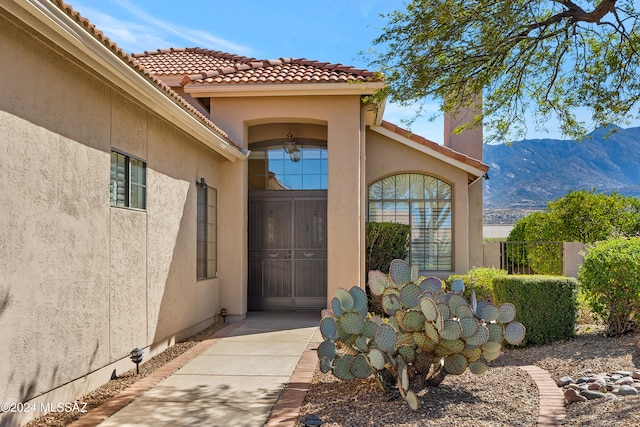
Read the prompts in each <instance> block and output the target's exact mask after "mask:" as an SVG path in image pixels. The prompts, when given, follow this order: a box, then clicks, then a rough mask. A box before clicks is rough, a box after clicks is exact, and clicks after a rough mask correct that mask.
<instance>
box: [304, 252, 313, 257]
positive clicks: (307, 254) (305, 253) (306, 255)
mask: <svg viewBox="0 0 640 427" xmlns="http://www.w3.org/2000/svg"><path fill="white" fill-rule="evenodd" d="M303 253H304V256H305V257H307V258H310V257H312V256H314V255H315V254H316V253H315V252H303Z"/></svg>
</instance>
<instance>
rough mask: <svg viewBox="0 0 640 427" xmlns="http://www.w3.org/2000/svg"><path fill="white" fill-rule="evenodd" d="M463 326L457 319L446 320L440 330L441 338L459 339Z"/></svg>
mask: <svg viewBox="0 0 640 427" xmlns="http://www.w3.org/2000/svg"><path fill="white" fill-rule="evenodd" d="M461 333H462V328H461V327H460V323H459V322H458V321H457V320H451V319H448V320H445V321H444V328H442V330H441V331H440V338H442V339H445V340H457V339H458V338H460V334H461Z"/></svg>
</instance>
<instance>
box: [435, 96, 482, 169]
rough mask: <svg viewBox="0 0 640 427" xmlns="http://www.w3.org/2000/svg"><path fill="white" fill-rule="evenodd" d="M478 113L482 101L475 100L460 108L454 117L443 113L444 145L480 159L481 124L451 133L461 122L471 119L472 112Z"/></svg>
mask: <svg viewBox="0 0 640 427" xmlns="http://www.w3.org/2000/svg"><path fill="white" fill-rule="evenodd" d="M478 113H482V101H477V102H476V103H475V104H472V105H471V106H470V107H468V108H466V109H462V110H461V111H460V112H459V114H458V115H456V116H455V117H452V116H451V115H450V114H448V113H447V114H445V116H444V146H445V147H449V148H451V149H452V150H455V151H457V152H459V153H463V154H466V155H467V156H469V157H471V158H473V159H476V160H480V161H482V148H483V147H482V126H477V127H475V128H472V129H467V130H465V131H463V132H462V133H457V134H452V133H451V132H453V130H454V129H455V128H457V127H458V126H460V125H461V124H463V123H468V122H471V121H473V117H474V114H478Z"/></svg>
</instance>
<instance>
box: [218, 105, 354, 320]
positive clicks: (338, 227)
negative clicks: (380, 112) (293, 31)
mask: <svg viewBox="0 0 640 427" xmlns="http://www.w3.org/2000/svg"><path fill="white" fill-rule="evenodd" d="M211 117H212V119H213V120H214V122H215V123H216V124H218V125H219V126H220V127H221V128H222V129H224V130H225V132H227V133H228V134H229V136H230V137H231V138H232V139H233V140H234V141H237V142H240V141H242V144H244V146H245V147H247V141H248V138H249V136H248V129H249V128H250V127H251V126H253V125H260V124H266V123H311V124H320V125H323V126H326V129H327V147H328V153H329V164H328V171H329V185H328V187H329V188H328V190H327V198H328V202H327V203H328V206H327V215H328V217H327V222H328V224H327V249H328V260H327V270H328V277H327V282H328V284H327V298H328V300H330V299H331V298H332V297H333V295H334V294H335V291H336V290H337V288H339V287H346V288H350V287H351V286H354V285H360V286H363V285H364V279H363V277H362V274H361V270H362V262H363V258H364V257H363V253H364V252H363V248H362V244H361V240H362V239H361V237H362V233H363V230H364V223H363V216H362V214H363V211H362V204H361V202H360V195H361V193H360V185H359V182H360V167H359V160H358V159H359V158H360V120H359V118H360V97H359V96H357V95H353V96H278V97H253V98H248V97H247V98H231V97H225V98H212V100H211ZM281 137H282V136H281ZM224 168H225V169H223V171H224V179H227V180H233V181H234V182H235V184H236V187H237V190H238V191H236V192H234V193H233V194H232V195H230V196H229V198H230V199H231V200H227V201H226V202H227V203H232V205H233V207H234V209H236V208H238V210H237V211H234V213H233V214H229V215H235V218H236V219H237V218H238V217H239V215H243V216H242V218H243V219H244V218H246V212H247V188H246V176H247V175H246V174H247V170H246V162H244V164H243V165H242V166H240V165H237V166H236V165H235V164H233V165H225V166H224ZM232 169H233V170H232ZM229 184H230V185H231V183H229ZM225 187H228V186H225ZM221 203H223V201H222V198H221ZM223 219H224V218H222V217H221V219H220V220H221V222H222V221H223ZM231 219H232V218H229V223H228V224H229V227H228V228H227V227H226V226H225V227H224V228H225V233H227V234H228V235H229V236H228V237H226V238H225V242H226V244H225V245H224V247H225V251H227V254H226V255H225V257H227V258H229V259H230V260H231V258H232V257H234V258H233V262H234V265H236V266H238V267H242V269H238V270H237V271H234V272H232V273H230V274H232V275H233V276H231V277H229V278H228V279H227V278H225V279H224V280H221V295H224V296H223V298H224V301H225V302H224V304H227V307H226V308H227V309H228V310H230V313H231V314H234V315H239V316H242V315H244V313H245V312H246V292H247V291H246V290H247V277H246V275H247V273H246V272H247V265H246V258H247V246H246V245H247V239H246V233H247V230H246V223H247V222H246V220H244V221H243V222H242V223H241V224H240V223H238V222H237V221H236V222H231V221H230V220H231ZM240 237H242V238H240ZM222 238H223V236H221V242H222ZM240 260H244V262H243V263H242V265H240ZM227 301H228V302H227ZM327 304H329V301H328V302H327Z"/></svg>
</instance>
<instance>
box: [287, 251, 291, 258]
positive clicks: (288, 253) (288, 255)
mask: <svg viewBox="0 0 640 427" xmlns="http://www.w3.org/2000/svg"><path fill="white" fill-rule="evenodd" d="M287 259H291V251H287Z"/></svg>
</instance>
